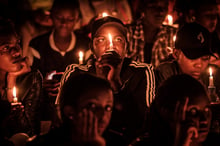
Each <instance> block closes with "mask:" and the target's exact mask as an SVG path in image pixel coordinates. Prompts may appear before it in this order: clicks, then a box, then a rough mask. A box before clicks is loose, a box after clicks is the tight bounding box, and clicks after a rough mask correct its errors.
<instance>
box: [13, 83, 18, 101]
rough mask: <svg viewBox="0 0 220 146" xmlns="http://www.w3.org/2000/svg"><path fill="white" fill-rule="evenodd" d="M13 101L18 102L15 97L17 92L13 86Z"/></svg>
mask: <svg viewBox="0 0 220 146" xmlns="http://www.w3.org/2000/svg"><path fill="white" fill-rule="evenodd" d="M12 92H13V103H17V102H18V98H17V93H16V87H15V86H14V87H13V91H12Z"/></svg>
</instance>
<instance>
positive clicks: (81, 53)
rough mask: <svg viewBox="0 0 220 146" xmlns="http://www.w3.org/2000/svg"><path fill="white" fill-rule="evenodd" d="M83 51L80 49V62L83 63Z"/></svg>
mask: <svg viewBox="0 0 220 146" xmlns="http://www.w3.org/2000/svg"><path fill="white" fill-rule="evenodd" d="M83 56H84V54H83V52H82V51H79V64H83Z"/></svg>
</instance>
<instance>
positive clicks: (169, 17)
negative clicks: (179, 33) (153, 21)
mask: <svg viewBox="0 0 220 146" xmlns="http://www.w3.org/2000/svg"><path fill="white" fill-rule="evenodd" d="M167 19H168V25H173V16H172V15H168V16H167Z"/></svg>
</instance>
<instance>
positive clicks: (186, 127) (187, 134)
mask: <svg viewBox="0 0 220 146" xmlns="http://www.w3.org/2000/svg"><path fill="white" fill-rule="evenodd" d="M188 102H189V98H188V97H187V98H186V100H185V103H184V104H181V102H177V104H176V108H175V113H174V120H175V123H176V127H175V130H176V131H175V132H176V133H175V136H176V137H175V142H174V144H175V146H179V145H182V146H190V144H191V142H192V140H193V139H196V138H198V128H197V126H196V124H195V123H193V122H192V121H186V110H187V105H188Z"/></svg>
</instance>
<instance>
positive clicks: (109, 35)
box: [108, 33, 113, 49]
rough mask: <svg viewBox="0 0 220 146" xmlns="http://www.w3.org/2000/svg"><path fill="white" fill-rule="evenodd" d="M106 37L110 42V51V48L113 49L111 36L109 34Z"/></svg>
mask: <svg viewBox="0 0 220 146" xmlns="http://www.w3.org/2000/svg"><path fill="white" fill-rule="evenodd" d="M108 37H109V42H110V49H112V47H113V43H112V35H111V34H110V33H109V34H108Z"/></svg>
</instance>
